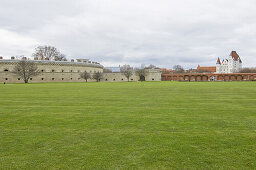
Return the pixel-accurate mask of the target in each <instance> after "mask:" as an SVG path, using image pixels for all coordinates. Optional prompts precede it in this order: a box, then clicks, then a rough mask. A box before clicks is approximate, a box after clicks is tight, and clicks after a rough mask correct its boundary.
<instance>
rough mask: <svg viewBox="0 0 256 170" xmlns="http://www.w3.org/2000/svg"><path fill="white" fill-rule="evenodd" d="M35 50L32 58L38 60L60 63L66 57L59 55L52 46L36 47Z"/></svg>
mask: <svg viewBox="0 0 256 170" xmlns="http://www.w3.org/2000/svg"><path fill="white" fill-rule="evenodd" d="M35 50H36V52H35V53H34V54H33V56H34V57H35V58H37V59H38V60H55V61H61V60H65V59H66V56H65V55H64V54H61V53H60V52H59V51H58V49H57V48H55V47H53V46H47V45H46V46H38V47H37V48H36V49H35Z"/></svg>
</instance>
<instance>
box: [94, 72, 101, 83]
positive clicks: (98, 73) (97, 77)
mask: <svg viewBox="0 0 256 170" xmlns="http://www.w3.org/2000/svg"><path fill="white" fill-rule="evenodd" d="M92 78H93V79H95V80H96V81H97V82H99V81H100V79H102V78H103V74H102V73H101V72H96V73H94V74H93V75H92Z"/></svg>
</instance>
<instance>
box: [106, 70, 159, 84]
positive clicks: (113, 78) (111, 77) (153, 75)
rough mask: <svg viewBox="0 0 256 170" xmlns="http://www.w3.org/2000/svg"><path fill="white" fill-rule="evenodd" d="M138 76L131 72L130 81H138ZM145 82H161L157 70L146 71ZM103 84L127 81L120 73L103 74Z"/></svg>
mask: <svg viewBox="0 0 256 170" xmlns="http://www.w3.org/2000/svg"><path fill="white" fill-rule="evenodd" d="M139 80H140V78H139V76H137V75H136V73H135V72H133V75H132V76H131V77H130V81H139ZM145 80H146V81H161V72H160V71H159V70H148V74H147V75H146V77H145ZM102 81H104V82H117V81H118V82H122V81H128V80H127V78H126V77H125V76H124V75H123V74H122V73H104V74H103V79H102Z"/></svg>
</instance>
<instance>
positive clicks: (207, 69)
mask: <svg viewBox="0 0 256 170" xmlns="http://www.w3.org/2000/svg"><path fill="white" fill-rule="evenodd" d="M196 71H197V72H198V73H200V72H208V73H214V72H216V67H201V66H200V65H198V66H197V70H196Z"/></svg>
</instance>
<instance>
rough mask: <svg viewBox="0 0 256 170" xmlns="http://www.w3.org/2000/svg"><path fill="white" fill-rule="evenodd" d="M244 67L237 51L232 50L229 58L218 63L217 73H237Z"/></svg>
mask: <svg viewBox="0 0 256 170" xmlns="http://www.w3.org/2000/svg"><path fill="white" fill-rule="evenodd" d="M241 69H242V60H241V58H240V57H239V55H238V54H237V52H236V51H232V52H231V53H230V55H229V58H228V59H223V61H222V62H221V61H220V58H218V60H217V63H216V73H237V72H239V71H240V70H241Z"/></svg>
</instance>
